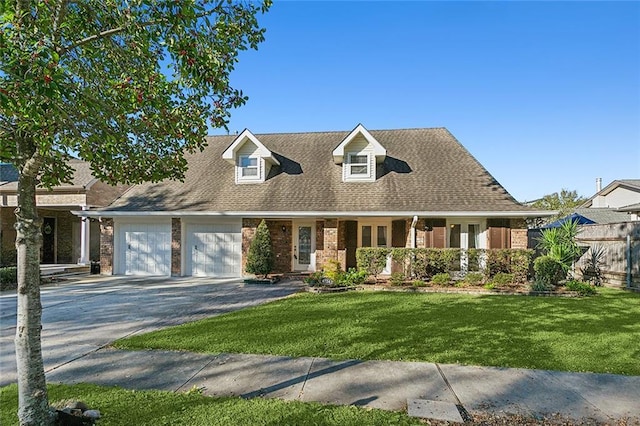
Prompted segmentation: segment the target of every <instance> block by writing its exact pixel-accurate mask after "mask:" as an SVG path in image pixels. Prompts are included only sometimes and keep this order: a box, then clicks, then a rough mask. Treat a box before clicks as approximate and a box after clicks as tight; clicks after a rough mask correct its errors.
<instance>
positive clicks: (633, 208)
mask: <svg viewBox="0 0 640 426" xmlns="http://www.w3.org/2000/svg"><path fill="white" fill-rule="evenodd" d="M616 210H618V211H619V212H640V203H636V204H630V205H628V206H624V207H618V208H617V209H616Z"/></svg>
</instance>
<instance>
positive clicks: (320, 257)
mask: <svg viewBox="0 0 640 426" xmlns="http://www.w3.org/2000/svg"><path fill="white" fill-rule="evenodd" d="M323 265H324V220H318V221H316V271H321V270H322V266H323Z"/></svg>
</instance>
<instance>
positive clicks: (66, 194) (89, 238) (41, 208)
mask: <svg viewBox="0 0 640 426" xmlns="http://www.w3.org/2000/svg"><path fill="white" fill-rule="evenodd" d="M70 165H71V166H72V167H73V168H74V170H75V172H74V175H73V178H72V180H71V183H69V184H61V185H59V186H56V187H54V188H53V189H51V190H46V189H43V188H39V189H38V190H37V192H36V203H37V205H38V215H39V216H40V217H41V218H42V220H43V223H42V237H43V241H42V242H43V246H42V253H41V261H42V263H67V264H70V263H81V264H88V263H89V262H90V261H91V260H98V259H99V258H100V228H99V226H98V223H97V221H96V220H90V219H88V218H79V217H77V216H75V215H73V214H71V211H72V210H79V209H81V210H88V209H92V208H96V207H104V206H107V205H109V204H110V203H111V202H113V200H114V199H116V198H117V197H119V196H120V195H122V193H123V192H124V191H125V190H126V189H127V188H128V186H115V187H114V186H110V185H107V184H105V183H103V182H101V181H99V180H98V179H96V178H94V177H93V176H92V175H91V170H90V167H89V164H88V163H87V162H84V161H81V160H71V161H70ZM17 190H18V171H17V170H16V169H15V167H14V166H12V165H11V164H7V163H0V265H10V264H15V262H16V250H15V240H16V231H15V229H14V225H15V213H14V211H15V208H16V204H17Z"/></svg>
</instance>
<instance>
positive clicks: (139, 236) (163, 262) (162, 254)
mask: <svg viewBox="0 0 640 426" xmlns="http://www.w3.org/2000/svg"><path fill="white" fill-rule="evenodd" d="M119 233H120V250H121V252H120V253H121V254H122V255H121V257H120V259H122V261H123V262H122V263H123V264H122V266H121V270H122V269H123V271H122V272H124V274H125V275H170V273H171V225H170V224H151V223H125V224H122V225H120V231H119Z"/></svg>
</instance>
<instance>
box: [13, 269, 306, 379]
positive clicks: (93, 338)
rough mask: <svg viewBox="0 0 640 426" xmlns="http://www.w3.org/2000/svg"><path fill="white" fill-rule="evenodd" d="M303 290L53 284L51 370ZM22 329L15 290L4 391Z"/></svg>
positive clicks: (218, 284) (194, 282)
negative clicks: (119, 343)
mask: <svg viewBox="0 0 640 426" xmlns="http://www.w3.org/2000/svg"><path fill="white" fill-rule="evenodd" d="M300 288H301V284H300V283H299V282H296V281H291V282H284V283H282V284H278V285H245V284H244V283H243V282H242V281H241V280H237V279H235V280H233V279H227V280H221V279H217V280H215V279H210V278H166V277H165V278H140V277H99V276H92V277H87V278H83V279H73V280H68V281H62V282H61V283H60V284H57V285H48V286H45V287H42V290H41V296H42V306H43V314H42V326H43V329H42V353H43V358H44V366H45V372H50V371H52V370H55V369H57V368H58V367H60V366H62V365H65V364H66V363H68V362H71V361H73V360H75V359H78V358H81V357H83V356H85V355H87V354H90V353H92V352H95V351H97V350H98V349H100V348H102V347H104V346H105V345H108V344H109V343H111V342H113V341H114V340H116V339H119V338H121V337H124V336H128V335H131V334H134V333H140V332H147V331H151V330H156V329H158V328H163V327H167V326H171V325H177V324H182V323H185V322H189V321H193V320H197V319H201V318H205V317H210V316H213V315H219V314H222V313H225V312H230V311H234V310H238V309H242V308H246V307H249V306H255V305H259V304H261V303H265V302H268V301H270V300H274V299H278V298H281V297H285V296H287V295H290V294H293V293H295V292H296V291H298V290H299V289H300ZM15 329H16V294H15V291H13V292H3V293H0V386H4V385H7V384H9V383H13V382H16V381H17V375H16V364H15V352H14V351H15V349H14V343H13V339H14V336H15V331H16V330H15Z"/></svg>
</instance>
